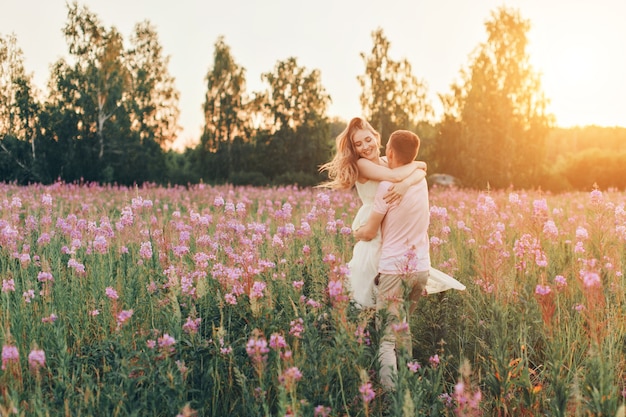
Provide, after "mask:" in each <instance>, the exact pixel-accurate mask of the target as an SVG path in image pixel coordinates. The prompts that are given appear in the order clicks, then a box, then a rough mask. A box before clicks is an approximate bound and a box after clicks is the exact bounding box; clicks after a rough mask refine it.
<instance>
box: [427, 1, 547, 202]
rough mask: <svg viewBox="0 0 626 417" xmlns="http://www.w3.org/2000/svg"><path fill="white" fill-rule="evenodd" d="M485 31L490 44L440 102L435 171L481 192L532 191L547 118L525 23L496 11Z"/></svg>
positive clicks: (539, 166) (537, 176)
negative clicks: (441, 112) (513, 188)
mask: <svg viewBox="0 0 626 417" xmlns="http://www.w3.org/2000/svg"><path fill="white" fill-rule="evenodd" d="M485 27H486V30H487V35H488V40H487V41H486V42H485V43H484V44H481V45H480V47H479V48H478V49H477V50H476V53H475V54H474V56H473V57H472V59H471V63H470V65H469V67H468V69H467V70H464V71H462V73H461V77H462V81H461V83H459V84H455V85H453V86H452V92H451V93H450V94H449V95H447V96H444V97H443V103H444V112H445V114H444V118H443V121H442V122H441V128H440V135H439V137H438V140H437V159H438V162H439V164H438V165H439V166H440V168H441V170H442V171H443V172H446V173H450V174H452V175H455V176H457V177H459V178H461V179H462V181H463V183H464V184H467V185H469V186H471V187H477V188H479V189H484V188H485V187H487V184H489V185H490V186H491V187H496V188H502V187H509V186H511V185H512V186H516V187H532V186H533V185H535V184H537V182H538V180H539V179H540V178H541V177H542V175H543V160H544V158H545V140H546V136H547V134H548V131H549V128H550V126H551V121H552V117H551V116H550V115H549V114H548V113H547V111H546V99H545V97H544V95H543V93H542V91H541V84H540V80H539V77H538V75H537V74H535V73H534V72H533V70H532V67H531V66H530V64H529V63H528V61H529V56H528V54H527V52H526V48H527V44H528V40H527V37H526V33H527V32H528V30H529V28H530V23H529V22H528V21H527V20H524V19H522V18H521V16H520V15H519V12H516V11H512V10H508V9H506V8H500V9H498V10H497V11H496V12H493V13H492V15H491V19H490V20H488V21H487V22H486V24H485Z"/></svg>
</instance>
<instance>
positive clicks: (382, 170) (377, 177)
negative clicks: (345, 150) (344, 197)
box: [356, 158, 426, 182]
mask: <svg viewBox="0 0 626 417" xmlns="http://www.w3.org/2000/svg"><path fill="white" fill-rule="evenodd" d="M356 164H357V167H358V169H359V176H360V177H362V178H367V179H370V180H374V181H392V182H398V181H402V180H403V179H405V178H407V177H408V176H410V175H411V174H412V173H413V171H415V170H422V169H423V170H425V169H426V164H425V163H424V162H420V161H413V162H411V163H409V164H406V165H403V166H401V167H397V168H394V169H391V168H388V167H386V166H383V165H378V164H376V163H374V162H372V161H370V160H368V159H365V158H359V159H358V160H357V162H356Z"/></svg>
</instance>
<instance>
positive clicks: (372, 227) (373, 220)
mask: <svg viewBox="0 0 626 417" xmlns="http://www.w3.org/2000/svg"><path fill="white" fill-rule="evenodd" d="M384 218H385V214H384V213H378V212H376V211H372V212H371V213H370V215H369V217H368V218H367V222H366V223H365V224H364V225H363V226H361V227H359V228H358V229H356V230H355V231H354V237H355V238H356V239H357V240H372V239H374V237H376V233H377V232H378V229H379V228H380V224H381V223H382V221H383V219H384Z"/></svg>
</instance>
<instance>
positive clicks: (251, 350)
mask: <svg viewBox="0 0 626 417" xmlns="http://www.w3.org/2000/svg"><path fill="white" fill-rule="evenodd" d="M269 351H270V350H269V348H268V347H267V340H265V338H264V337H263V336H254V337H251V338H250V340H248V344H247V345H246V352H248V356H250V358H251V359H252V360H253V361H254V362H256V363H264V362H265V361H267V354H268V352H269Z"/></svg>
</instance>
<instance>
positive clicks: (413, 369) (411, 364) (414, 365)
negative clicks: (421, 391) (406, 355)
mask: <svg viewBox="0 0 626 417" xmlns="http://www.w3.org/2000/svg"><path fill="white" fill-rule="evenodd" d="M406 366H407V367H408V368H409V370H410V371H411V372H413V373H415V372H417V371H419V370H420V368H421V367H422V365H420V364H419V362H417V361H411V362H408V363H407V364H406Z"/></svg>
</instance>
